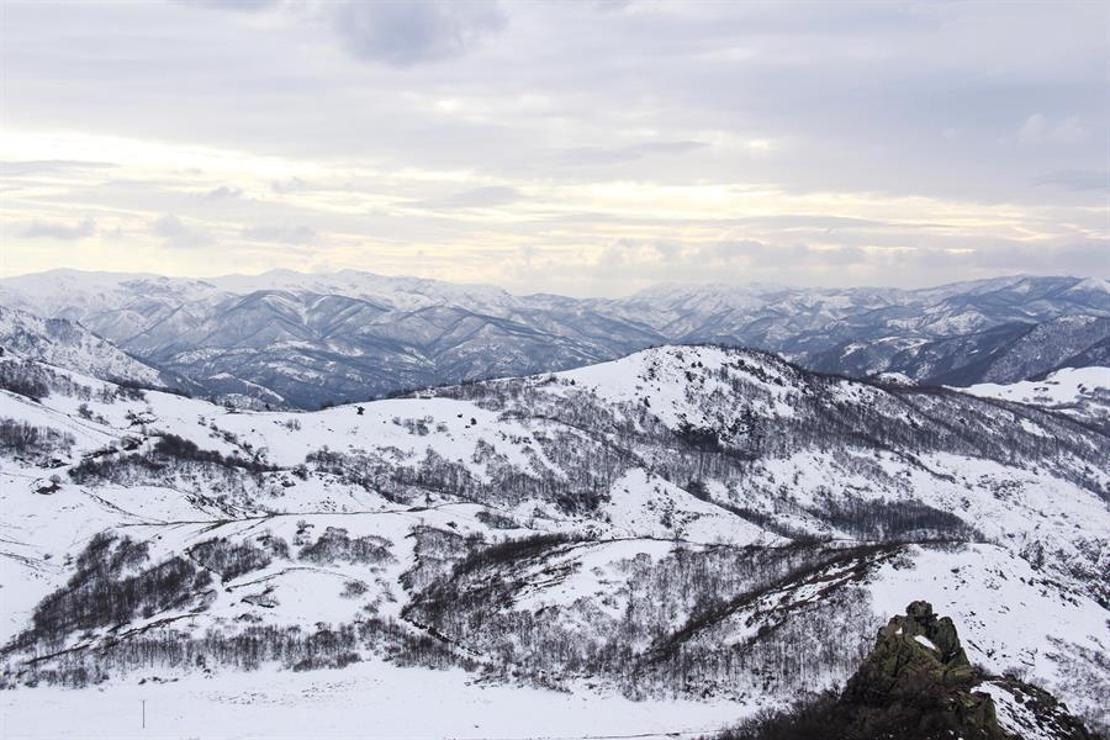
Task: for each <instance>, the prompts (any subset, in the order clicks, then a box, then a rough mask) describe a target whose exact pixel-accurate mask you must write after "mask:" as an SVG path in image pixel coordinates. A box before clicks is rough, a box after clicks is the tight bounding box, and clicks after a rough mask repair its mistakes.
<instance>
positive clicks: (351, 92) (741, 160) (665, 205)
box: [0, 0, 1110, 295]
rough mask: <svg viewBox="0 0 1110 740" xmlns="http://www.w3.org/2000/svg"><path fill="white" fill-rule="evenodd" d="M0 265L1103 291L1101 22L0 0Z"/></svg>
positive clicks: (974, 12) (960, 12) (1105, 26)
mask: <svg viewBox="0 0 1110 740" xmlns="http://www.w3.org/2000/svg"><path fill="white" fill-rule="evenodd" d="M0 13H2V31H0V33H2V44H0V46H2V49H0V84H2V89H0V128H2V130H0V238H2V252H3V253H2V263H0V274H5V275H12V274H19V273H25V272H31V271H38V270H44V269H50V268H53V267H75V268H82V269H101V270H125V271H147V272H158V273H164V274H173V275H195V276H207V275H216V274H224V273H231V272H248V273H255V272H262V271H265V270H268V269H272V268H276V267H281V268H292V269H298V270H306V271H327V270H333V269H341V268H356V269H364V270H370V271H374V272H380V273H385V274H409V275H420V276H425V277H437V278H443V279H448V280H455V281H467V282H489V283H495V284H499V285H502V286H504V287H507V288H509V289H511V290H514V291H518V292H521V291H528V292H531V291H551V292H559V293H568V294H575V295H621V294H626V293H628V292H630V291H633V290H636V289H638V288H641V287H644V286H645V285H647V284H650V283H653V282H658V281H665V280H680V281H715V282H749V281H753V280H758V281H773V282H783V283H793V284H807V285H829V286H842V285H864V284H869V285H899V286H918V285H925V284H934V283H939V282H945V281H951V280H960V279H966V278H973V277H983V276H989V275H997V274H1008V273H1015V272H1032V273H1054V274H1061V273H1067V274H1080V275H1098V276H1106V275H1107V274H1108V273H1110V270H1108V265H1110V207H1108V197H1110V174H1108V170H1110V97H1108V91H1110V80H1108V69H1110V48H1108V38H1110V3H1106V2H1101V1H1098V2H1085V3H1067V2H1047V1H1046V2H1041V3H1037V2H1023V3H990V2H929V3H924V2H923V3H907V4H903V3H893V2H891V3H883V2H875V3H867V2H851V3H842V4H836V3H830V2H821V3H813V4H808V3H800V2H790V3H775V4H760V3H740V2H732V3H725V2H714V3H709V2H705V3H698V2H690V1H688V0H687V1H684V2H678V3H662V2H650V1H648V0H643V1H637V0H632V1H631V2H619V1H608V2H606V1H602V0H599V1H596V2H590V1H587V0H583V1H581V2H573V1H570V0H566V1H563V2H552V3H541V2H513V3H510V2H503V3H501V4H497V3H470V4H468V3H464V2H427V3H403V4H402V3H397V4H393V3H388V2H335V1H332V2H322V1H319V0H275V1H273V2H269V1H267V0H240V1H239V2H231V1H223V2H221V1H219V0H208V1H204V2H201V1H197V2H165V3H161V2H152V1H147V2H134V3H129V2H118V1H117V2H108V3H97V2H87V1H82V2H65V3H56V4H53V3H49V2H42V1H41V0H35V1H34V2H12V1H11V0H2V11H0Z"/></svg>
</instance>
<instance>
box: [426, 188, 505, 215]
mask: <svg viewBox="0 0 1110 740" xmlns="http://www.w3.org/2000/svg"><path fill="white" fill-rule="evenodd" d="M523 198H524V194H523V193H521V192H520V191H519V190H517V189H516V188H510V187H503V186H499V185H490V186H487V187H481V188H473V189H470V190H462V191H460V192H457V193H452V194H450V195H445V196H442V197H439V198H425V199H422V200H414V201H410V202H409V203H408V205H411V206H415V207H417V208H428V209H444V210H453V209H456V208H492V207H494V206H503V205H508V204H509V203H516V202H517V201H519V200H522V199H523Z"/></svg>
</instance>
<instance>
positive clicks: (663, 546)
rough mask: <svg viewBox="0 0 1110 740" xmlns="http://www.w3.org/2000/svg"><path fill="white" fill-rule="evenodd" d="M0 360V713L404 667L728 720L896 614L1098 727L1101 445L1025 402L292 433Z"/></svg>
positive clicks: (633, 374)
mask: <svg viewBox="0 0 1110 740" xmlns="http://www.w3.org/2000/svg"><path fill="white" fill-rule="evenodd" d="M2 362H3V363H4V364H5V367H6V370H5V372H4V373H2V374H0V378H6V379H8V380H6V381H5V382H6V387H7V388H9V390H0V417H2V418H0V432H2V433H3V439H2V441H3V447H2V453H0V454H2V459H0V465H2V468H0V498H2V507H3V510H4V512H5V516H4V519H3V528H4V532H3V538H2V542H3V545H2V548H0V549H2V553H0V554H2V555H3V558H2V560H0V563H2V565H0V585H2V587H3V588H2V593H3V598H4V603H5V608H4V611H3V623H2V624H0V641H2V642H3V644H4V645H5V647H4V648H3V661H4V674H3V675H4V682H5V683H6V684H7V685H10V686H15V687H18V688H17V689H16V690H15V691H9V692H4V694H5V696H4V697H3V701H4V702H6V705H5V706H6V707H7V712H8V716H10V717H16V718H19V717H22V716H28V715H27V713H26V712H23V710H22V709H21V707H25V706H26V703H27V702H36V701H38V699H37V698H36V697H41V696H49V697H51V699H52V700H57V701H60V702H63V703H64V702H78V701H83V699H81V698H80V697H81V696H85V695H86V694H84V693H83V692H70V695H71V696H73V697H75V698H64V699H57V698H56V697H57V696H58V695H56V694H51V693H46V694H41V693H36V692H50V691H51V689H49V688H48V687H49V686H51V685H67V686H72V685H76V686H82V685H86V684H89V683H94V682H95V683H102V688H103V690H104V691H107V692H108V693H107V694H102V696H107V697H111V696H126V697H134V696H136V694H135V693H134V690H133V689H134V687H138V686H140V685H142V686H148V685H150V683H151V682H152V681H155V682H158V683H164V682H167V681H178V680H179V681H180V682H181V686H182V689H181V692H182V694H181V695H180V696H179V697H178V698H179V699H180V700H182V701H184V700H185V698H188V701H189V702H191V703H188V707H189V711H190V712H196V711H198V707H202V706H203V705H204V702H208V703H210V704H211V703H213V702H223V701H229V702H236V701H237V700H236V698H235V697H234V696H231V694H234V693H235V692H247V691H248V689H247V684H246V683H245V682H244V681H241V680H240V679H239V678H238V677H239V676H240V675H242V672H244V671H265V672H266V675H267V676H268V677H269V678H268V679H267V685H275V686H276V685H285V684H284V683H282V682H288V681H291V680H293V679H291V678H283V677H285V676H293V675H299V674H300V673H301V672H309V674H311V675H306V676H305V678H303V679H301V678H298V679H296V681H297V682H298V683H297V686H298V687H299V688H298V689H297V690H296V691H294V692H293V693H292V694H290V697H289V698H288V699H287V700H288V701H293V702H304V701H312V699H311V697H313V696H317V695H332V694H334V693H336V692H337V691H338V692H339V693H340V694H342V692H343V691H344V690H346V689H336V688H327V687H331V686H334V685H335V684H336V682H337V681H339V682H340V683H341V684H343V683H350V682H354V683H353V684H352V685H353V686H355V687H362V691H363V692H364V693H365V694H366V695H370V694H373V693H374V692H375V691H376V690H377V689H375V688H374V687H375V686H390V685H405V684H406V682H411V681H412V680H413V679H411V678H407V676H409V675H411V674H410V673H407V672H406V671H412V670H422V671H426V670H427V669H428V668H433V667H434V668H445V669H448V671H449V672H448V674H444V676H445V677H444V678H443V679H440V678H430V679H429V680H436V681H440V680H448V679H447V678H446V676H453V675H457V674H455V673H451V671H458V670H463V671H467V672H469V675H470V676H471V677H472V678H473V679H478V678H481V681H482V682H485V683H490V684H493V685H496V686H498V687H501V689H503V690H506V691H508V690H512V691H519V692H525V693H522V694H521V696H522V697H525V696H527V697H532V696H533V694H531V693H527V692H533V691H535V690H536V687H540V688H543V687H547V688H553V689H558V690H565V691H569V692H571V694H570V695H571V696H574V697H575V698H576V700H581V706H585V707H590V706H595V705H594V704H592V702H594V701H595V700H596V701H597V702H598V704H597V706H604V705H605V702H608V701H613V700H614V699H613V697H616V696H618V695H622V696H624V697H627V698H631V699H637V700H645V702H646V704H645V706H655V705H653V704H652V702H658V701H663V700H671V699H677V700H679V701H682V702H685V704H684V706H702V707H703V708H704V707H715V708H720V707H725V708H726V709H727V710H728V711H729V712H731V714H732V716H733V718H740V717H742V716H744V715H746V714H751V713H753V712H755V711H757V710H758V709H760V708H773V707H780V706H783V705H784V704H786V703H789V702H791V701H793V700H795V699H797V698H798V697H800V696H808V695H812V694H815V693H817V692H820V691H822V690H824V689H826V688H830V687H832V686H835V685H837V684H839V683H842V682H843V681H844V680H845V679H846V678H847V677H848V676H850V675H851V674H852V672H853V671H854V670H855V669H856V667H857V665H858V664H859V662H860V660H861V658H862V656H863V655H864V654H865V653H866V652H867V650H868V649H869V648H870V645H871V644H872V642H873V638H874V634H875V631H876V629H877V628H878V627H879V626H881V625H882V624H884V623H885V622H886V621H887V619H888V618H889V617H890V616H892V615H894V614H900V613H902V612H903V611H904V609H905V607H906V604H908V603H910V602H911V601H914V600H916V599H926V600H928V601H929V602H931V603H932V604H933V605H935V606H936V608H937V610H938V611H939V612H941V613H944V614H947V615H950V616H952V617H953V619H954V620H956V622H957V623H958V624H960V631H961V636H962V638H963V640H964V645H965V647H966V650H967V653H968V656H969V657H970V658H971V660H972V661H973V662H974V663H977V664H979V665H981V666H983V667H984V668H985V669H987V670H989V671H991V672H993V673H997V674H1001V673H1003V672H1006V671H1010V670H1013V671H1018V672H1020V673H1021V674H1022V675H1023V676H1025V677H1026V678H1027V679H1029V680H1032V681H1034V682H1036V683H1039V684H1042V685H1044V686H1046V687H1047V688H1049V689H1051V690H1052V691H1053V692H1054V693H1056V694H1057V695H1058V696H1059V697H1061V698H1062V699H1064V700H1065V701H1067V704H1068V706H1069V707H1071V708H1072V710H1074V711H1078V712H1080V713H1081V714H1083V715H1084V716H1085V717H1086V718H1087V719H1088V720H1090V721H1093V722H1096V723H1097V722H1102V723H1106V721H1107V719H1108V718H1107V716H1106V714H1105V710H1106V707H1105V704H1104V702H1102V701H1101V699H1102V698H1104V697H1105V696H1106V695H1107V692H1108V691H1110V672H1108V671H1107V669H1106V665H1105V655H1106V653H1107V649H1108V648H1110V628H1108V622H1107V618H1108V616H1110V613H1108V612H1110V590H1108V587H1110V584H1108V583H1107V581H1106V578H1105V574H1106V572H1107V569H1108V566H1110V509H1108V506H1110V503H1108V502H1110V469H1108V468H1107V465H1106V461H1107V459H1110V438H1108V437H1107V435H1106V433H1105V430H1100V429H1099V428H1098V427H1097V426H1095V425H1092V424H1088V423H1085V422H1083V421H1078V420H1076V419H1073V418H1070V417H1069V416H1067V415H1064V414H1061V413H1057V412H1056V411H1053V410H1048V409H1044V408H1039V407H1037V406H1031V405H1027V404H1024V403H1020V402H1017V401H1011V400H997V398H993V397H992V398H980V397H978V396H976V395H970V394H965V393H961V392H957V391H954V390H947V389H942V388H919V387H914V386H908V385H904V384H885V383H871V382H863V381H853V380H848V379H844V378H837V377H832V376H826V375H820V374H815V373H812V372H809V371H806V370H803V369H801V368H799V367H798V366H796V365H792V364H790V363H787V362H784V361H783V360H781V359H779V358H777V357H775V356H772V355H769V354H764V353H761V352H755V351H746V350H731V349H723V348H717V347H704V346H701V347H670V346H668V347H660V348H656V349H650V350H646V351H642V352H638V353H635V354H632V355H630V356H627V357H624V358H622V359H619V360H616V361H612V362H607V363H602V364H596V365H591V366H588V367H582V368H580V369H576V370H571V371H566V372H559V373H545V374H541V375H536V376H531V377H526V378H515V379H504V380H496V381H486V382H478V383H471V384H465V385H459V386H454V387H447V388H441V389H438V390H434V391H423V392H419V393H416V394H413V395H410V396H407V397H402V398H395V399H390V400H380V401H375V402H371V403H365V404H358V405H344V406H337V407H334V408H329V409H326V410H321V411H317V412H312V413H288V412H261V411H241V410H240V411H236V410H232V409H228V408H225V407H223V406H217V405H213V404H210V403H207V402H205V401H202V400H199V399H190V398H186V397H182V396H178V395H173V394H168V393H162V392H157V391H146V392H140V391H136V390H134V389H130V388H119V387H117V386H115V385H114V384H112V383H109V382H105V381H102V380H99V379H96V378H93V377H89V376H85V375H81V374H77V373H74V372H72V371H67V370H63V369H60V368H57V367H52V366H49V365H46V364H44V363H41V362H38V361H34V360H28V359H25V358H20V357H19V356H18V353H15V352H8V353H7V354H6V356H5V357H4V358H3V360H2ZM21 373H22V374H23V375H33V376H34V377H35V379H36V380H37V382H38V383H40V384H42V385H45V386H46V387H47V390H48V392H47V393H40V394H38V396H39V397H38V399H37V400H36V399H33V398H29V397H27V396H26V395H24V394H23V393H22V392H21V388H23V387H24V385H25V384H24V385H20V383H18V382H14V383H13V382H11V379H13V378H14V379H16V380H17V381H18V380H19V378H20V377H22V376H21V375H20V374H21ZM991 395H993V396H1003V397H1005V394H1004V393H1002V392H999V393H994V394H991ZM832 634H835V635H836V639H829V635H832ZM324 668H329V669H333V670H329V671H319V670H318V669H324ZM430 675H432V674H430ZM204 676H211V682H210V683H208V684H206V685H207V687H208V688H205V685H202V684H198V683H196V681H197V680H198V679H199V678H201V677H204ZM311 676H319V677H318V678H312V677H311ZM340 677H343V678H340ZM452 680H453V679H452ZM140 682H145V683H140ZM36 684H37V688H30V687H31V686H34V685H36ZM254 684H257V682H253V681H252V682H251V685H252V688H251V689H249V690H251V691H253V690H255V689H254V687H253V686H254ZM290 685H291V684H290ZM514 686H515V687H518V688H513V687H514ZM129 687H130V688H129ZM189 687H192V688H189ZM232 687H239V688H234V689H233V688H232ZM524 687H532V688H524ZM260 690H262V691H265V689H260ZM350 690H351V691H355V689H350ZM460 690H461V689H460ZM472 690H473V689H468V691H472ZM220 692H223V693H222V694H220ZM217 694H219V695H221V696H223V697H224V698H223V699H219V700H215V699H213V697H214V696H215V695H217ZM158 695H159V696H163V697H165V698H166V699H167V700H169V698H170V697H171V696H173V694H172V693H171V692H169V690H166V691H160V693H159V694H158ZM544 695H545V696H546V694H544ZM183 697H184V698H183ZM607 697H608V698H607ZM241 699H242V697H240V703H241ZM329 701H331V700H329ZM522 701H525V699H524V698H522ZM529 701H530V700H529ZM622 701H623V699H622ZM694 702H700V703H698V704H694ZM277 703H279V704H280V703H282V702H280V701H279V702H277ZM263 704H264V705H265V704H266V702H265V701H264V702H263ZM449 704H450V702H449ZM525 705H526V704H525ZM214 711H216V712H217V713H218V712H219V711H220V710H219V709H218V708H217V709H215V710H214ZM460 711H461V710H460ZM714 711H717V710H716V709H715V710H714ZM695 713H696V712H695ZM202 714H203V712H202ZM571 714H573V712H572V713H571ZM251 716H252V717H253V719H254V721H257V722H261V723H262V724H261V725H255V726H252V728H251V729H252V731H254V732H256V733H261V734H266V733H267V732H277V731H279V730H281V729H282V727H281V726H280V725H275V724H266V723H267V722H270V723H273V722H279V721H280V718H281V717H282V716H283V715H282V714H281V713H280V712H279V713H276V714H274V715H273V716H272V717H270V718H269V719H267V718H266V715H265V714H262V713H259V712H255V714H253V715H251ZM690 716H694V715H693V714H691V715H690ZM714 717H716V719H715V720H714V721H716V722H718V723H719V724H718V725H717V726H720V725H721V724H724V722H721V715H720V714H715V715H714ZM275 718H276V719H275ZM58 721H59V722H60V721H61V720H58ZM191 721H193V722H194V723H195V722H196V721H197V720H195V719H193V720H191ZM414 721H416V722H417V723H419V722H423V721H428V722H430V721H431V720H430V719H428V720H424V719H416V720H414ZM520 721H521V722H523V723H525V724H526V720H525V719H521V720H520ZM535 721H538V722H543V723H545V724H544V725H543V726H542V727H541V726H537V725H532V726H531V728H530V729H527V730H525V731H521V732H520V734H524V735H528V734H531V735H535V734H541V733H543V734H549V733H550V730H551V727H550V726H549V725H548V724H546V723H548V722H550V721H552V720H551V719H550V717H549V716H548V715H546V714H544V715H541V716H538V717H536V718H535ZM563 721H569V720H557V722H563ZM708 722H709V720H708V719H706V723H708ZM109 726H111V723H109ZM192 726H195V725H192ZM561 726H562V725H560V727H561ZM644 726H645V727H650V728H654V730H653V731H663V730H668V729H670V730H673V729H678V728H675V727H673V726H672V727H670V728H667V727H661V726H660V725H658V724H651V723H647V724H645V725H644ZM626 727H627V726H626ZM15 729H16V730H18V727H16V728H15ZM488 729H489V728H481V729H479V730H476V731H475V732H474V734H475V735H483V734H490V732H488V731H487V730H488ZM693 729H700V730H705V729H709V728H707V727H705V726H704V725H703V726H702V727H698V728H693ZM433 734H434V733H433Z"/></svg>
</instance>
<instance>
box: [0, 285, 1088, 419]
mask: <svg viewBox="0 0 1110 740" xmlns="http://www.w3.org/2000/svg"><path fill="white" fill-rule="evenodd" d="M0 304H5V305H9V306H14V307H17V308H22V309H24V310H29V311H33V312H36V313H38V314H41V315H43V316H49V317H60V318H65V319H69V320H74V321H79V322H81V323H82V324H83V325H84V326H86V327H88V328H89V329H90V330H92V331H93V332H95V333H97V334H99V335H100V336H102V337H104V338H106V339H108V340H110V341H112V342H114V343H115V344H116V345H117V346H119V347H120V348H122V349H123V350H125V351H126V352H129V353H131V354H133V355H135V356H136V357H139V358H140V359H142V360H143V361H144V362H146V363H148V364H150V365H152V366H155V367H158V368H161V369H164V370H166V371H168V372H172V373H175V374H177V375H180V376H184V377H187V378H189V379H191V380H192V381H193V382H195V383H196V384H198V386H199V387H200V388H202V389H203V392H204V393H206V394H209V395H214V396H221V397H226V396H237V397H251V398H254V399H256V400H257V401H258V402H259V403H267V404H270V405H272V406H281V405H286V406H292V407H301V408H318V407H320V406H321V405H323V404H325V403H332V402H342V401H353V400H365V399H367V398H371V397H381V396H385V395H389V394H391V393H395V392H398V391H403V390H407V389H412V388H422V387H430V386H438V385H443V384H450V383H458V382H463V381H468V380H476V379H483V378H491V377H508V376H518V375H526V374H532V373H538V372H552V371H560V370H565V369H570V368H574V367H581V366H584V365H588V364H591V363H596V362H601V361H604V360H609V359H614V358H617V357H621V356H624V355H626V354H628V353H629V352H633V351H636V350H638V349H643V348H646V347H651V346H658V345H662V344H668V343H679V344H698V343H721V344H726V345H729V346H746V347H754V348H760V349H764V350H768V351H773V352H777V353H780V354H783V355H784V356H786V357H788V358H790V359H792V360H794V361H796V362H798V363H800V364H802V365H804V366H806V367H810V368H813V369H817V370H821V371H824V372H831V373H841V374H846V375H850V376H854V377H866V376H870V375H874V374H878V373H882V372H899V373H902V374H904V375H906V376H908V377H910V378H912V379H913V380H915V381H917V382H919V383H923V384H956V385H969V384H973V383H977V382H1012V381H1015V380H1023V379H1030V378H1037V377H1040V376H1043V375H1044V374H1046V373H1048V372H1051V371H1052V370H1055V369H1057V368H1059V367H1064V366H1068V363H1070V364H1071V365H1073V366H1077V365H1094V364H1102V365H1106V364H1108V363H1110V360H1108V359H1107V352H1108V351H1110V350H1108V348H1110V290H1108V289H1107V283H1106V281H1103V280H1095V279H1085V280H1084V279H1079V278H1051V277H1048V278H1042V277H1014V278H1001V279H997V280H989V281H978V282H972V283H958V284H954V285H949V286H943V287H941V288H931V289H927V290H917V291H903V290H892V289H844V290H815V289H798V288H784V287H780V286H766V285H753V286H741V287H736V286H714V285H708V286H659V287H657V288H653V289H649V290H647V291H644V292H642V293H639V294H637V295H635V296H632V297H630V298H627V299H620V300H608V299H589V300H578V299H571V298H565V297H560V296H552V295H530V296H515V295H511V294H509V293H506V292H505V291H503V290H500V289H498V288H493V287H487V286H460V285H453V284H450V283H444V282H438V281H432V280H421V279H416V278H396V277H383V276H378V275H372V274H369V273H362V272H354V271H344V272H339V273H334V274H320V275H307V274H301V273H295V272H289V271H275V272H269V273H265V274H263V275H257V276H229V277H223V278H215V279H208V280H188V279H170V278H164V277H158V276H154V275H127V274H110V273H81V272H75V271H68V270H56V271H51V272H49V273H41V274H37V275H29V276H23V277H19V278H8V279H5V280H0ZM1054 363H1055V364H1054Z"/></svg>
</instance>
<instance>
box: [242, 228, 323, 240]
mask: <svg viewBox="0 0 1110 740" xmlns="http://www.w3.org/2000/svg"><path fill="white" fill-rule="evenodd" d="M242 235H243V237H244V238H245V239H250V240H252V241H260V242H277V243H280V244H297V245H301V244H308V243H310V242H313V241H315V240H316V237H317V234H316V232H315V231H314V230H313V229H311V228H309V227H308V226H303V225H298V226H252V227H250V228H246V229H243V231H242Z"/></svg>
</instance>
